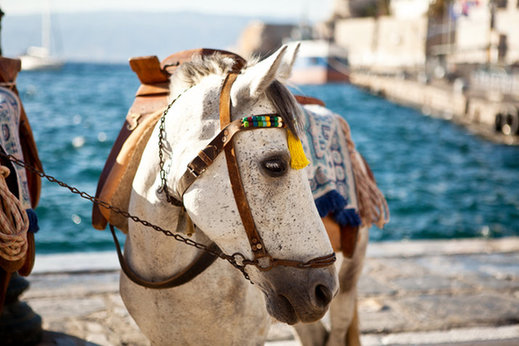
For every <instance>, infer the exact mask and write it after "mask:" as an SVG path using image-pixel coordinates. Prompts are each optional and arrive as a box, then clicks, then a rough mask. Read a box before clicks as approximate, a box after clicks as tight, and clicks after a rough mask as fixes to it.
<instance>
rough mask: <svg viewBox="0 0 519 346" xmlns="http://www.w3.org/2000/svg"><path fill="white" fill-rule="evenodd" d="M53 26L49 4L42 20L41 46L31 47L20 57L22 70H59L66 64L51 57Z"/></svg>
mask: <svg viewBox="0 0 519 346" xmlns="http://www.w3.org/2000/svg"><path fill="white" fill-rule="evenodd" d="M50 47H51V26H50V5H49V3H48V2H47V6H46V9H45V10H44V12H43V14H42V19H41V46H39V47H37V46H35V47H29V48H28V49H27V52H26V53H25V54H24V55H22V56H19V57H18V58H19V59H20V60H21V61H22V70H26V71H27V70H57V69H60V68H61V67H62V66H63V64H64V63H65V62H64V61H63V60H61V59H59V58H57V57H54V56H52V55H51V49H50Z"/></svg>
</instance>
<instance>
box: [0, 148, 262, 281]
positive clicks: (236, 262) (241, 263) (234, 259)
mask: <svg viewBox="0 0 519 346" xmlns="http://www.w3.org/2000/svg"><path fill="white" fill-rule="evenodd" d="M0 156H2V157H5V158H7V159H8V160H10V161H12V162H14V163H15V164H17V165H19V166H21V167H24V168H26V169H28V170H30V171H31V172H33V173H35V174H37V175H38V176H40V177H41V178H45V179H47V180H48V181H49V182H51V183H55V184H58V185H59V186H61V187H64V188H67V189H68V190H69V191H70V192H72V193H73V194H76V195H79V196H80V197H81V198H84V199H86V200H89V201H90V202H92V203H93V204H98V205H99V206H101V207H104V208H106V209H109V210H112V211H113V212H115V213H117V214H120V215H122V216H124V217H125V218H127V219H131V220H132V221H134V222H137V223H140V224H142V225H144V226H145V227H150V228H151V229H153V230H155V231H157V232H162V233H163V234H164V235H166V236H168V237H172V238H173V239H175V240H177V241H179V242H181V243H184V244H186V245H189V246H193V247H195V248H197V249H199V250H202V251H205V252H208V253H210V254H212V255H213V256H216V257H219V258H221V259H224V260H226V261H228V262H229V263H231V264H232V265H233V266H234V267H235V268H237V269H238V270H240V271H241V272H242V274H243V275H244V277H245V279H247V280H249V281H250V278H249V275H248V274H247V272H245V266H246V265H249V264H252V265H257V263H256V261H251V260H247V259H245V257H244V256H243V255H242V254H240V253H235V254H233V255H227V254H225V253H222V252H217V251H214V250H211V249H210V248H209V247H208V246H207V245H205V244H202V243H198V242H196V241H194V240H192V239H189V238H186V237H184V236H182V235H181V234H178V233H173V232H171V231H170V230H166V229H164V228H162V227H160V226H157V225H154V224H152V223H151V222H148V221H146V220H143V219H141V218H139V217H138V216H135V215H132V214H130V213H128V212H127V211H126V210H122V209H120V208H118V207H115V206H113V205H111V204H109V203H107V202H105V201H103V200H101V199H99V198H96V197H94V196H92V195H90V194H88V193H86V192H84V191H80V190H78V189H77V188H76V187H73V186H70V185H68V184H67V183H64V182H62V181H60V180H58V179H56V178H54V177H53V176H51V175H48V174H46V173H44V172H42V171H40V170H38V169H36V168H34V167H32V166H30V165H29V164H27V163H25V162H24V161H22V160H19V159H17V158H16V157H14V156H12V155H6V154H4V153H2V152H0ZM239 257H241V259H243V260H240V259H239ZM251 283H252V281H251Z"/></svg>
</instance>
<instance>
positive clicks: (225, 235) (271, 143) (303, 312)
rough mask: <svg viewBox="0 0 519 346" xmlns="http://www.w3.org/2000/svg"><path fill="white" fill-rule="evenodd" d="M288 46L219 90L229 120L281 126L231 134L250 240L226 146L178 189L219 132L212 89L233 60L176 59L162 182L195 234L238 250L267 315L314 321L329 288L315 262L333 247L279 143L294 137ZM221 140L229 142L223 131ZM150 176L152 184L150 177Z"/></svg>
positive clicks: (301, 177) (324, 270) (217, 99)
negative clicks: (272, 121)
mask: <svg viewBox="0 0 519 346" xmlns="http://www.w3.org/2000/svg"><path fill="white" fill-rule="evenodd" d="M297 49H298V46H297V45H293V46H284V47H282V48H280V49H279V50H278V51H277V52H276V53H274V54H273V55H271V56H270V57H268V58H267V59H265V60H263V61H261V62H258V63H253V64H250V65H248V66H245V67H243V68H242V69H241V70H240V71H239V73H237V76H235V81H234V83H233V84H232V83H231V84H232V86H230V85H229V86H228V88H229V89H228V90H227V92H228V95H229V96H228V97H229V99H228V100H227V101H226V100H224V102H229V105H232V106H230V108H229V113H230V115H231V119H230V121H231V122H236V121H237V119H240V118H243V117H251V116H257V115H265V114H269V115H272V116H275V117H279V118H280V120H279V122H280V123H283V125H284V127H283V128H281V127H280V128H272V127H268V128H257V129H254V130H251V131H238V132H237V133H236V134H235V135H234V137H233V138H232V141H234V142H233V144H232V145H233V148H232V150H233V152H234V153H235V157H236V162H237V167H238V172H239V173H238V175H239V176H240V177H241V182H242V183H241V184H242V186H243V191H244V194H245V197H244V199H245V200H246V201H247V203H248V206H249V210H250V214H251V216H252V220H253V221H252V223H253V224H254V227H255V232H256V233H254V234H255V236H252V238H251V236H250V232H249V231H248V230H247V229H246V227H245V226H244V223H245V222H244V221H243V218H242V216H241V213H242V212H241V211H240V210H239V208H238V206H237V204H239V203H238V201H237V200H236V197H235V192H234V191H233V186H232V184H234V182H233V183H231V180H232V179H233V177H232V174H230V173H229V169H230V168H228V164H227V162H226V157H225V156H226V155H228V153H227V151H226V152H225V155H224V153H221V154H220V155H217V156H216V157H214V158H211V160H210V161H211V163H210V165H208V166H207V167H206V168H204V170H203V171H202V172H198V173H197V177H196V179H194V180H192V181H190V183H189V185H188V186H187V187H186V188H185V190H184V191H181V190H183V189H179V188H178V186H181V185H182V180H183V176H184V175H185V174H186V173H185V172H186V167H187V166H188V165H189V164H190V162H192V160H193V157H197V155H198V156H199V155H200V154H199V152H200V151H201V149H203V148H205V147H206V146H207V145H208V143H209V142H211V141H212V140H214V138H215V137H217V136H218V135H219V134H220V135H221V134H222V132H220V131H221V126H222V125H221V119H220V118H221V112H222V110H221V108H222V106H221V105H220V104H221V103H222V100H221V96H220V95H221V93H222V84H225V83H228V81H227V79H228V78H229V77H227V76H228V73H229V72H230V71H234V72H236V66H235V61H234V60H233V59H231V58H229V57H224V56H219V55H214V56H211V57H199V58H195V59H194V60H193V61H191V62H187V63H184V64H182V65H181V66H180V67H179V69H178V70H177V71H176V72H175V74H174V75H173V76H172V80H171V88H170V90H171V98H172V99H174V100H175V101H174V102H172V104H171V106H170V108H169V110H168V112H167V114H165V116H164V122H163V125H162V129H161V130H160V131H162V136H163V139H162V142H161V143H162V144H161V150H162V151H163V155H164V173H165V177H164V178H163V181H164V182H165V183H166V184H165V185H166V186H167V187H166V188H167V189H168V191H169V193H170V194H171V195H172V196H174V197H175V198H177V199H178V200H180V201H182V204H183V208H185V211H186V212H187V215H188V216H189V217H190V219H191V220H192V222H193V224H194V225H196V232H201V233H203V234H204V236H205V237H206V238H208V239H209V240H211V241H212V242H214V243H215V244H216V245H217V246H218V247H219V248H220V249H221V251H222V252H223V253H225V254H240V255H239V256H237V257H236V258H238V257H239V258H238V262H239V261H240V260H241V261H244V263H248V264H251V263H255V264H256V265H246V266H245V267H244V270H245V272H246V274H247V276H248V277H249V278H250V280H251V281H252V282H253V283H254V284H255V285H256V286H257V287H258V288H259V289H260V290H261V291H262V292H263V293H264V296H265V298H266V307H267V310H268V312H269V313H270V314H271V315H272V316H273V317H275V318H277V319H278V320H280V321H283V322H286V323H290V324H293V323H296V322H299V321H303V322H310V321H315V320H317V319H319V318H321V317H322V316H323V315H324V313H325V312H326V311H327V309H328V307H329V304H330V302H331V300H332V298H333V296H334V295H335V294H336V293H337V290H338V283H337V274H336V271H335V267H334V266H333V265H332V264H333V261H327V262H326V261H325V262H326V263H325V264H324V265H319V263H320V262H319V259H322V258H328V259H329V258H330V256H329V254H330V253H333V250H332V248H331V245H330V242H329V240H328V237H327V234H326V231H325V228H324V226H323V223H322V221H321V218H320V217H319V214H318V212H317V209H316V207H315V204H314V200H313V197H312V193H311V190H310V186H309V183H308V180H307V176H306V174H305V173H304V171H303V169H295V168H293V164H291V161H292V160H293V159H294V157H293V156H294V153H293V152H291V151H290V150H289V146H288V144H287V137H288V136H293V137H296V138H297V136H298V133H299V127H298V126H299V123H298V122H299V116H300V112H301V110H300V108H299V106H298V105H297V103H296V101H295V99H294V97H293V96H292V94H291V93H290V92H289V91H288V89H287V88H286V87H285V86H284V85H283V84H282V82H281V81H283V80H285V79H286V78H288V76H289V74H290V70H291V67H292V64H293V62H294V59H295V56H296V54H297ZM223 125H225V124H223ZM251 125H252V124H251ZM157 131H159V130H157V129H156V132H157ZM223 133H224V132H223ZM222 136H223V141H226V140H228V138H226V135H225V133H224V134H223V135H222ZM204 155H205V154H204ZM206 156H207V155H206ZM204 160H206V159H204ZM150 181H151V182H155V183H156V185H161V183H160V182H159V178H158V177H157V176H156V175H155V176H154V177H150ZM157 187H158V186H157ZM162 188H164V186H162ZM156 190H158V191H160V190H162V189H160V188H158V189H156ZM157 194H158V197H157V198H158V200H159V202H160V203H162V204H167V202H166V201H165V197H164V195H163V194H159V193H157ZM177 209H178V208H177ZM255 237H256V238H257V239H256V238H255ZM251 239H252V240H251ZM258 244H259V245H258ZM258 254H259V255H258ZM321 264H322V263H321Z"/></svg>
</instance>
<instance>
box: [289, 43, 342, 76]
mask: <svg viewBox="0 0 519 346" xmlns="http://www.w3.org/2000/svg"><path fill="white" fill-rule="evenodd" d="M349 81H350V65H349V61H348V52H347V50H346V49H344V48H342V47H339V46H337V45H336V44H334V43H332V42H328V41H325V40H303V41H301V46H300V47H299V54H298V57H297V59H296V61H295V63H294V67H293V69H292V77H291V78H290V82H292V83H294V84H325V83H349Z"/></svg>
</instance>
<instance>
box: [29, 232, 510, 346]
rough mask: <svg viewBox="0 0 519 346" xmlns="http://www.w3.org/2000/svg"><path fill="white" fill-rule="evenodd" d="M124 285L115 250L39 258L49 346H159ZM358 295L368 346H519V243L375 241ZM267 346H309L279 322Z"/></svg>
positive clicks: (37, 282) (34, 302)
mask: <svg viewBox="0 0 519 346" xmlns="http://www.w3.org/2000/svg"><path fill="white" fill-rule="evenodd" d="M118 277H119V264H118V261H117V256H116V253H115V251H113V252H112V251H110V252H97V253H72V254H57V255H50V254H49V255H39V256H37V258H36V265H35V268H34V272H33V274H32V275H31V276H29V278H28V280H29V281H30V283H31V288H30V289H29V290H27V291H26V292H25V293H24V295H23V297H22V301H25V302H27V303H28V304H29V305H30V306H31V307H32V308H33V310H34V311H35V312H36V313H38V314H40V315H41V316H42V318H43V327H44V329H45V330H46V332H45V337H46V338H47V339H44V342H42V343H41V344H40V345H50V344H52V343H51V342H56V341H57V340H58V339H59V340H61V341H67V340H68V341H70V342H72V341H71V340H75V341H74V342H75V343H68V344H72V345H87V344H88V345H92V344H94V345H120V344H132V345H149V343H148V342H147V340H146V339H145V338H144V337H143V336H142V334H140V332H139V330H138V328H137V326H136V325H135V323H134V322H133V320H131V318H130V316H129V315H128V313H127V311H126V309H125V308H124V305H123V303H122V300H121V299H120V297H119V293H118V290H119V283H118ZM358 288H359V294H358V297H359V298H358V300H359V315H360V323H361V326H360V327H361V333H362V341H363V345H365V346H381V345H443V346H445V345H479V346H487V345H499V346H508V345H517V344H519V237H508V238H499V239H456V240H431V241H427V240H423V241H422V240H421V241H400V242H394V241H393V242H378V243H370V244H369V245H368V253H367V258H366V261H365V265H364V271H363V274H362V276H361V279H360V281H359V285H358ZM325 321H326V319H325ZM78 340H79V341H78ZM83 341H84V343H80V342H83ZM45 342H46V343H45ZM78 342H79V343H78ZM89 343H90V344H89ZM267 345H269V346H274V345H277V346H295V345H299V342H298V341H297V339H296V338H295V336H294V333H293V330H292V328H291V327H289V326H287V325H284V324H280V323H277V324H274V325H273V326H272V328H271V330H270V332H269V337H268V342H267Z"/></svg>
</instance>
